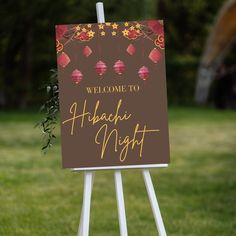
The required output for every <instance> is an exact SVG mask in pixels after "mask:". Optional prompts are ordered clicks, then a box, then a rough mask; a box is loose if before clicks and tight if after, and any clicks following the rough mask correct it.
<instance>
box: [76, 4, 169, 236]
mask: <svg viewBox="0 0 236 236" xmlns="http://www.w3.org/2000/svg"><path fill="white" fill-rule="evenodd" d="M96 10H97V20H98V23H105V17H104V9H103V3H101V2H99V3H97V4H96ZM159 166H160V167H166V166H168V165H167V164H162V165H159ZM74 170H75V171H77V169H74ZM142 173H143V178H144V182H145V186H146V189H147V193H148V197H149V201H150V204H151V208H152V212H153V215H154V219H155V222H156V226H157V230H158V233H159V235H160V236H166V231H165V227H164V223H163V220H162V217H161V212H160V209H159V205H158V201H157V198H156V194H155V190H154V187H153V183H152V179H151V176H150V173H149V170H148V169H143V170H142ZM114 178H115V188H116V199H117V208H118V217H119V226H120V235H121V236H127V235H128V231H127V223H126V214H125V203H124V195H123V185H122V176H121V171H120V170H115V172H114ZM93 179H94V172H93V171H85V173H84V194H83V207H82V211H81V217H80V224H79V230H78V236H89V219H90V205H91V195H92V187H93Z"/></svg>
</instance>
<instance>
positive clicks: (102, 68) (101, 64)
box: [95, 61, 107, 76]
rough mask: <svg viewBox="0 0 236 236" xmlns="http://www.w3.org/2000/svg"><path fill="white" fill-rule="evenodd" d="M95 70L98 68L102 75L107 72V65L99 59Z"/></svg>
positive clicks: (97, 70) (99, 73)
mask: <svg viewBox="0 0 236 236" xmlns="http://www.w3.org/2000/svg"><path fill="white" fill-rule="evenodd" d="M95 70H96V72H97V74H98V75H100V76H101V75H103V74H104V73H105V72H106V70H107V66H106V64H105V63H104V62H103V61H99V62H97V63H96V65H95Z"/></svg>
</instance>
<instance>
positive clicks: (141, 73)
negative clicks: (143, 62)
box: [138, 66, 149, 80]
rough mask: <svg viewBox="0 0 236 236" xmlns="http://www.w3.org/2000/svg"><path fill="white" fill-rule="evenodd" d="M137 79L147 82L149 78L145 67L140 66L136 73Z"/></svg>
mask: <svg viewBox="0 0 236 236" xmlns="http://www.w3.org/2000/svg"><path fill="white" fill-rule="evenodd" d="M138 75H139V78H140V79H142V80H147V79H148V77H149V69H148V68H147V67H146V66H142V67H141V68H140V69H139V71H138Z"/></svg>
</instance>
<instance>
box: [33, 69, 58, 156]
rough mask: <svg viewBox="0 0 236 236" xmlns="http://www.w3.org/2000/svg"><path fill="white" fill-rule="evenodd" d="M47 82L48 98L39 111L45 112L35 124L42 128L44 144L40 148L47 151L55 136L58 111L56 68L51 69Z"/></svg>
mask: <svg viewBox="0 0 236 236" xmlns="http://www.w3.org/2000/svg"><path fill="white" fill-rule="evenodd" d="M50 72H51V77H50V82H49V84H48V85H47V86H46V87H45V88H46V90H47V94H48V99H47V101H46V102H45V104H44V105H43V106H42V107H41V111H42V112H44V113H45V116H46V117H45V118H43V119H42V120H41V121H40V122H39V123H38V124H37V125H36V126H37V127H40V129H41V130H42V133H43V136H44V140H45V144H44V145H43V147H42V150H45V151H47V150H48V149H49V148H50V147H51V146H52V144H53V141H54V139H55V138H56V136H55V134H54V130H55V126H56V124H57V115H58V112H59V88H58V79H57V70H55V69H52V70H51V71H50Z"/></svg>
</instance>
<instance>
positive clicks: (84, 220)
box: [78, 171, 93, 236]
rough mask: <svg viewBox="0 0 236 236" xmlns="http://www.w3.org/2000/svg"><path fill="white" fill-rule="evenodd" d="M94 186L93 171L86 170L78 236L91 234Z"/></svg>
mask: <svg viewBox="0 0 236 236" xmlns="http://www.w3.org/2000/svg"><path fill="white" fill-rule="evenodd" d="M92 186H93V172H91V171H85V173H84V196H83V206H82V210H81V216H80V224H79V230H78V236H88V235H89V218H90V205H91V195H92Z"/></svg>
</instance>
